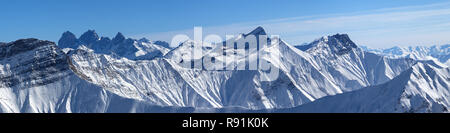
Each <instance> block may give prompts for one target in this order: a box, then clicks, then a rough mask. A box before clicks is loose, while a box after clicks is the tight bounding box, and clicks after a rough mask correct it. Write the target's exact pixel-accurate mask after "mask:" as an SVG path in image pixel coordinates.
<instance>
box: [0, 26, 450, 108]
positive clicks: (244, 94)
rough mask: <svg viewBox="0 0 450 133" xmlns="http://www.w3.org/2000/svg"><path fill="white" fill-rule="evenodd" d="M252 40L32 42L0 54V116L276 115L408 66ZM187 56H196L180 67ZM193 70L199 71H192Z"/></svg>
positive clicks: (333, 47)
mask: <svg viewBox="0 0 450 133" xmlns="http://www.w3.org/2000/svg"><path fill="white" fill-rule="evenodd" d="M250 35H255V36H257V39H258V41H256V40H254V41H256V42H254V41H253V42H252V40H250V41H249V42H247V43H252V44H253V43H255V44H257V46H260V47H259V48H257V47H253V46H246V45H245V44H246V43H245V42H246V40H245V37H248V36H250ZM259 35H267V32H266V31H265V30H264V29H263V28H262V27H258V28H256V29H255V30H253V31H251V32H249V33H248V34H240V35H238V36H236V37H235V38H231V39H230V40H227V41H230V42H232V43H230V44H231V45H230V44H228V45H225V43H215V44H208V43H205V44H203V45H201V43H199V42H195V41H193V40H188V41H185V42H184V43H182V44H181V45H180V46H178V47H176V48H173V49H171V50H170V51H169V48H167V47H165V46H168V45H167V44H166V43H163V42H150V41H149V40H148V39H140V40H135V39H125V37H124V36H123V35H122V34H121V33H119V34H117V36H116V37H114V38H113V39H112V40H110V39H108V38H106V37H102V38H99V37H98V35H97V34H96V33H95V32H94V31H88V32H86V33H85V34H83V35H82V36H81V37H80V38H78V39H77V38H76V37H75V35H73V34H72V33H70V32H66V33H64V34H63V37H62V38H61V39H60V41H59V45H58V46H59V47H62V48H65V49H64V52H63V50H62V49H61V48H59V47H58V46H56V45H55V44H54V43H52V42H48V41H40V40H36V39H25V40H18V41H16V42H11V43H5V44H1V49H0V50H1V53H0V70H1V71H0V72H1V73H0V79H1V80H0V81H1V82H0V83H1V84H2V86H1V87H2V90H1V91H0V96H2V99H0V106H1V109H0V112H163V111H169V112H216V111H219V112H234V111H242V110H260V109H285V108H293V107H298V106H301V105H305V104H308V103H315V101H316V100H318V99H321V98H324V97H330V96H334V95H337V94H342V93H344V94H346V93H351V92H354V91H358V90H360V89H361V88H365V87H369V88H370V86H378V85H382V84H384V83H389V82H391V81H392V79H393V78H395V77H397V76H398V75H400V74H401V73H402V72H403V73H404V71H406V70H409V69H410V68H411V66H413V65H414V64H416V63H417V61H415V60H413V59H410V58H395V59H394V58H388V57H385V56H382V55H378V54H374V53H371V52H365V51H363V50H362V49H361V48H359V47H357V45H356V44H355V43H354V42H352V41H351V39H350V38H349V36H348V35H346V34H336V35H332V36H325V37H322V38H319V39H317V40H315V41H313V42H312V43H310V44H308V45H305V46H304V47H302V48H300V49H302V50H299V49H297V48H296V47H294V46H291V45H289V44H287V43H286V42H285V41H283V40H282V39H280V38H276V37H266V36H259ZM260 37H264V38H260ZM265 41H267V44H268V45H265ZM273 41H275V42H280V43H271V42H273ZM233 42H234V43H233ZM196 49H202V50H203V52H204V53H203V54H200V55H201V56H194V58H193V60H192V59H190V58H186V56H188V55H189V54H193V51H195V50H196ZM24 51H25V52H24ZM152 51H159V54H156V55H157V56H155V54H151V53H152ZM164 51H166V52H164ZM138 55H140V56H138ZM258 57H259V58H258ZM232 59H233V60H234V61H236V62H233V60H232ZM196 60H197V61H198V60H200V62H203V63H204V64H203V65H202V64H193V65H192V63H191V62H192V61H196ZM261 62H262V63H268V64H269V66H270V67H271V70H270V71H271V72H272V71H275V70H276V72H278V76H277V78H276V79H274V80H268V81H265V80H261V77H264V75H265V74H266V73H267V70H263V69H250V68H253V67H255V66H252V64H258V63H261ZM186 64H188V65H186ZM217 64H223V65H217ZM434 66H436V67H439V65H434ZM191 67H193V68H191ZM230 68H231V69H230ZM256 68H258V66H256ZM436 81H438V80H436ZM443 81H444V80H443ZM17 84H19V85H17ZM447 88H448V87H447Z"/></svg>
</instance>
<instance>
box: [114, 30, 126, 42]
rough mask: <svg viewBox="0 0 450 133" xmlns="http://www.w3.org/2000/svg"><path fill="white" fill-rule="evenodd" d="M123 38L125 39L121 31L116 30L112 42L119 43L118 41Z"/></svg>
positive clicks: (121, 40)
mask: <svg viewBox="0 0 450 133" xmlns="http://www.w3.org/2000/svg"><path fill="white" fill-rule="evenodd" d="M124 40H125V36H124V35H123V34H122V33H120V32H118V33H117V34H116V36H115V37H114V38H113V39H112V42H113V43H120V42H123V41H124Z"/></svg>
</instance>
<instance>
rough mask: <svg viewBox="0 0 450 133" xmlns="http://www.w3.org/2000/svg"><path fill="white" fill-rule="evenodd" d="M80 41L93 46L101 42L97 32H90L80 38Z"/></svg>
mask: <svg viewBox="0 0 450 133" xmlns="http://www.w3.org/2000/svg"><path fill="white" fill-rule="evenodd" d="M79 40H80V41H81V42H82V43H84V44H91V43H94V42H96V41H98V40H99V37H98V35H97V33H96V32H95V30H88V31H86V32H85V33H83V35H81V36H80V38H79Z"/></svg>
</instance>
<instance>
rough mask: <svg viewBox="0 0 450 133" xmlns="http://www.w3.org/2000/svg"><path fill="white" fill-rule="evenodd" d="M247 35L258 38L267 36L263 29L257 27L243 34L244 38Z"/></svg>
mask: <svg viewBox="0 0 450 133" xmlns="http://www.w3.org/2000/svg"><path fill="white" fill-rule="evenodd" d="M248 35H255V36H259V35H267V34H266V31H265V30H264V28H263V27H261V26H258V27H257V28H256V29H254V30H253V31H252V32H250V33H248V34H245V35H244V36H248Z"/></svg>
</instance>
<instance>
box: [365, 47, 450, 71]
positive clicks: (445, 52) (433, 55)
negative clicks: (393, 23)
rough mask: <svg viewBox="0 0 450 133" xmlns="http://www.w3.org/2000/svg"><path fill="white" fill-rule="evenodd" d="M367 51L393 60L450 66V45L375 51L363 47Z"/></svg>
mask: <svg viewBox="0 0 450 133" xmlns="http://www.w3.org/2000/svg"><path fill="white" fill-rule="evenodd" d="M361 48H363V49H364V50H365V51H369V52H373V53H377V54H380V55H384V56H388V57H392V58H402V57H407V58H412V59H416V60H436V61H439V62H441V63H443V64H446V65H447V66H449V65H450V60H449V59H450V44H447V45H434V46H429V47H427V46H415V47H413V46H410V47H398V46H395V47H392V48H387V49H374V48H369V47H366V46H361Z"/></svg>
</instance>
